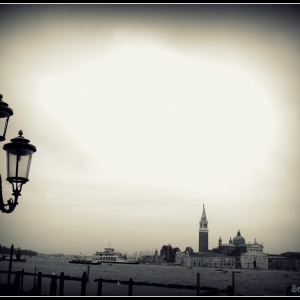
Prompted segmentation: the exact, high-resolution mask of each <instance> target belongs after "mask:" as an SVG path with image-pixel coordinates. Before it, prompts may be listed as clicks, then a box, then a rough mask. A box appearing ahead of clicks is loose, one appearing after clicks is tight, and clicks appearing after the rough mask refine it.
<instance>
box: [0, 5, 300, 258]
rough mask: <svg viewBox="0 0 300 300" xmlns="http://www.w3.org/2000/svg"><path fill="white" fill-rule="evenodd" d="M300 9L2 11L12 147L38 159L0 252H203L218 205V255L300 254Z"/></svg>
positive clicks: (214, 236)
mask: <svg viewBox="0 0 300 300" xmlns="http://www.w3.org/2000/svg"><path fill="white" fill-rule="evenodd" d="M298 8H299V6H298V5H297V4H294V5H284V4H282V5H272V4H266V5H259V4H257V5H251V4H241V5H234V4H224V5H222V4H215V5H210V4H182V5H175V4H170V5H159V4H156V5H151V4H149V5H146V4H139V5H131V4H125V5H121V4H114V5H103V4H94V5H93V4H78V5H76V4H24V5H22V4H11V5H8V4H1V6H0V43H1V47H0V68H1V72H0V94H3V101H4V102H6V103H8V105H9V107H11V108H12V109H13V111H14V115H13V116H12V117H11V118H10V121H9V126H8V129H7V133H6V138H7V140H6V141H4V142H3V143H2V147H3V145H4V144H5V143H7V142H9V141H10V139H12V138H14V137H16V136H17V135H18V131H19V130H20V129H22V130H23V133H24V137H25V138H27V139H29V140H30V143H32V144H33V145H35V146H36V148H37V152H36V153H35V154H34V155H33V158H32V164H31V170H30V175H29V182H28V183H26V184H25V185H24V186H23V189H22V196H21V197H20V198H19V205H18V206H17V207H16V209H15V211H14V212H13V213H11V214H1V217H0V228H1V229H0V244H1V245H3V246H6V247H10V246H11V244H14V245H15V246H18V247H21V249H27V250H33V251H36V252H39V253H45V254H47V253H48V254H54V253H73V254H76V253H78V254H79V253H82V254H84V255H91V254H93V253H95V252H96V251H102V250H103V248H105V247H107V246H108V245H109V244H110V245H111V247H113V248H115V249H119V250H123V251H124V252H128V253H132V252H134V251H143V250H146V249H148V250H150V251H152V250H155V249H158V250H160V249H161V247H162V246H163V245H167V244H170V245H172V247H179V248H180V249H181V250H184V249H185V248H186V247H188V246H190V247H192V248H193V249H194V250H195V251H197V250H198V234H199V233H198V229H199V221H200V218H201V214H202V208H203V204H204V205H205V210H206V216H207V219H208V229H209V241H208V244H209V249H212V248H214V247H216V246H217V245H218V240H219V237H220V236H221V237H222V240H223V242H226V241H227V240H229V238H230V237H231V238H233V237H234V236H235V235H236V234H237V231H238V230H240V232H241V235H242V236H243V237H244V238H245V240H246V242H247V243H248V242H254V241H255V239H256V240H257V242H258V243H263V245H264V252H265V253H267V252H268V253H282V252H287V251H291V252H300V235H299V228H300V221H299V211H300V201H299V196H300V184H299V182H300V151H299V149H300V147H299V145H300V136H299V128H300V99H299V95H300V86H299V78H300V57H299V53H300V36H299V25H300V24H299V23H300V20H299V14H298ZM0 161H1V166H2V168H1V176H2V188H3V198H4V200H8V199H9V198H10V196H11V193H12V192H11V186H10V184H9V183H8V182H7V181H6V180H5V178H6V157H5V153H4V151H2V154H0Z"/></svg>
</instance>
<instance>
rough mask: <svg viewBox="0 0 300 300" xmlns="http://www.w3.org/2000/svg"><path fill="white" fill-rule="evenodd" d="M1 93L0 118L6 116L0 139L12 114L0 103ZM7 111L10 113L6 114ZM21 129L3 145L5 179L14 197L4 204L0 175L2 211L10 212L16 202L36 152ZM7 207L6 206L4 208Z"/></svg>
mask: <svg viewBox="0 0 300 300" xmlns="http://www.w3.org/2000/svg"><path fill="white" fill-rule="evenodd" d="M1 99H2V95H0V118H6V122H5V125H4V126H5V127H4V134H3V136H0V141H4V140H5V132H6V128H7V125H8V119H9V116H11V115H12V114H13V112H12V109H9V110H8V106H7V104H6V103H5V105H4V106H3V103H4V102H2V103H1V101H2V100H1ZM8 112H9V113H10V115H8ZM22 135H23V132H22V130H20V131H19V136H18V137H16V138H13V139H11V143H7V144H5V145H4V146H3V149H4V150H5V151H6V159H7V178H6V180H7V181H8V182H9V183H11V185H12V191H13V193H12V195H13V196H14V199H12V198H10V199H9V200H8V201H7V204H4V202H3V197H2V179H1V175H0V198H1V199H0V209H1V211H2V212H4V213H11V212H12V211H13V210H14V209H15V207H16V206H17V204H18V197H19V196H21V190H22V186H23V184H25V183H26V182H28V181H29V179H28V176H29V170H30V164H31V159H32V155H33V153H34V152H36V147H35V146H34V145H31V144H29V142H30V141H29V140H27V139H25V138H24V137H23V136H22ZM6 207H8V208H6Z"/></svg>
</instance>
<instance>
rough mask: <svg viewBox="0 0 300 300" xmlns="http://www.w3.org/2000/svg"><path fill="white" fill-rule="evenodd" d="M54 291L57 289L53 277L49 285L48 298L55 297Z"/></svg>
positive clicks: (54, 277)
mask: <svg viewBox="0 0 300 300" xmlns="http://www.w3.org/2000/svg"><path fill="white" fill-rule="evenodd" d="M56 289H57V282H56V276H55V275H53V276H52V279H51V283H50V293H49V295H50V296H56Z"/></svg>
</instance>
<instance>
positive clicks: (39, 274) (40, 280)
mask: <svg viewBox="0 0 300 300" xmlns="http://www.w3.org/2000/svg"><path fill="white" fill-rule="evenodd" d="M41 292H42V273H41V272H38V285H37V296H41Z"/></svg>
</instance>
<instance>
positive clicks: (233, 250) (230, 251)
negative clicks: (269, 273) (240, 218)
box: [213, 230, 269, 269]
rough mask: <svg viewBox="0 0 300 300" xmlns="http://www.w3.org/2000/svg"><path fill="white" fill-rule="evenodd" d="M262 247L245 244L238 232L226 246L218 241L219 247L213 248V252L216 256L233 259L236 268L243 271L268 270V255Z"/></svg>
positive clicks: (256, 244) (254, 244) (255, 244)
mask: <svg viewBox="0 0 300 300" xmlns="http://www.w3.org/2000/svg"><path fill="white" fill-rule="evenodd" d="M263 248H264V247H263V245H262V244H261V245H260V244H258V243H257V242H256V239H255V242H254V243H250V242H249V243H246V242H245V239H244V238H243V237H242V236H241V232H240V230H238V232H237V235H236V236H235V237H234V238H233V239H232V240H231V237H230V239H229V242H228V244H222V239H221V237H220V239H219V246H218V247H216V248H213V251H214V252H216V253H218V254H223V255H229V256H234V257H235V266H236V268H244V269H268V268H269V266H268V255H267V254H265V253H264V252H263Z"/></svg>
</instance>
